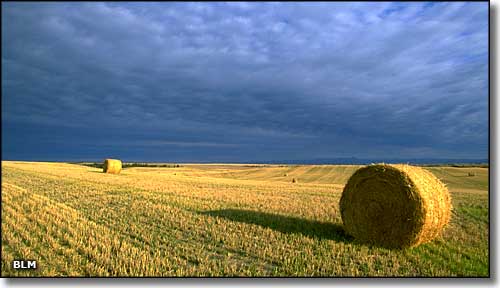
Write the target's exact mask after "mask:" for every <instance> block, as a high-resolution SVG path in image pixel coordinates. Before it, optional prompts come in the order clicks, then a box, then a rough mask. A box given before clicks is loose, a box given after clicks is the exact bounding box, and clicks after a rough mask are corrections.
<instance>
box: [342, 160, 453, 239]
mask: <svg viewBox="0 0 500 288" xmlns="http://www.w3.org/2000/svg"><path fill="white" fill-rule="evenodd" d="M340 212H341V215H342V221H343V222H344V228H345V230H346V232H347V233H348V234H350V235H351V236H353V237H354V238H356V239H358V240H360V241H362V242H367V243H371V244H374V245H377V246H382V247H388V248H406V247H414V246H417V245H419V244H422V243H425V242H429V241H431V240H432V239H434V238H435V237H436V236H438V235H439V234H440V233H441V231H442V230H443V227H444V226H445V225H446V224H447V223H448V222H449V220H450V214H451V199H450V194H449V192H448V189H447V188H446V186H445V185H444V184H443V183H441V181H439V179H437V178H436V177H435V176H434V175H433V174H432V173H431V172H429V171H427V170H424V169H422V168H419V167H414V166H409V165H386V164H377V165H369V166H366V167H363V168H360V169H359V170H357V171H356V172H355V173H354V174H353V175H352V176H351V178H349V180H348V182H347V184H346V186H345V187H344V191H343V192H342V197H341V199H340Z"/></svg>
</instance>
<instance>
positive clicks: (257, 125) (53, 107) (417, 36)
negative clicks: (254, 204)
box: [2, 2, 488, 162]
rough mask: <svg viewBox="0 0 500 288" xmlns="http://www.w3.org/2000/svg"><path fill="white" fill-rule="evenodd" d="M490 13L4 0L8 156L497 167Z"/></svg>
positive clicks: (435, 6)
mask: <svg viewBox="0 0 500 288" xmlns="http://www.w3.org/2000/svg"><path fill="white" fill-rule="evenodd" d="M487 156H488V3H487V2H476V3H473V2H470V3H466V2H463V3H462V2H433V3H426V2H403V3H391V2H374V3H367V2H364V3H356V2H344V3H342V2H329V3H321V2H314V3H306V2H304V3H300V2H294V3H264V2H262V3H245V2H231V3H219V2H211V3H198V2H180V3H168V2H164V3H152V2H149V3H120V2H111V3H99V2H91V3H83V2H79V3H64V2H57V3H36V2H31V3H13V2H9V3H5V2H3V3H2V158H3V159H18V160H52V161H57V160H61V161H79V160H101V159H102V158H105V157H119V158H121V159H123V160H125V161H172V162H182V161H184V162H187V161H205V162H206V161H226V162H231V161H266V160H286V159H314V158H334V157H358V158H385V157H387V158H487Z"/></svg>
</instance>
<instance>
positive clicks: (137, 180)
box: [2, 161, 489, 277]
mask: <svg viewBox="0 0 500 288" xmlns="http://www.w3.org/2000/svg"><path fill="white" fill-rule="evenodd" d="M357 168H358V166H342V165H336V166H326V165H325V166H285V165H229V164H228V165H222V164H212V165H208V164H206V165H201V164H200V165H194V164H192V165H182V164H181V165H180V167H170V168H169V167H165V168H142V167H141V168H126V169H124V170H122V172H121V173H120V174H118V175H112V174H104V173H102V169H98V168H93V167H87V166H83V165H76V164H65V163H41V162H10V161H2V276H329V277H341V276H489V266H488V263H489V261H488V255H489V253H488V233H489V225H488V223H489V222H488V221H489V220H488V214H489V213H488V168H470V167H465V168H456V167H430V168H429V167H427V168H426V169H429V170H430V171H432V172H433V173H434V174H435V175H436V176H437V177H438V178H440V179H441V180H442V181H443V182H444V183H446V184H447V186H448V188H449V189H450V191H451V195H452V202H453V207H454V208H453V213H452V219H451V223H450V224H449V225H448V226H447V228H446V229H445V230H444V233H443V235H442V237H439V238H438V239H436V240H434V241H433V242H431V243H428V244H424V245H421V246H418V247H416V248H412V249H407V250H389V249H385V248H379V247H371V246H368V245H365V244H362V243H358V242H356V240H355V239H352V238H351V237H350V236H348V235H346V234H345V233H344V230H343V228H342V220H341V216H340V212H339V199H340V196H341V193H342V189H343V186H344V185H345V183H346V182H347V180H348V178H349V177H350V175H351V174H352V173H353V172H354V171H355V170H356V169H357ZM293 179H295V183H293ZM14 259H32V260H37V265H38V268H37V269H36V270H14V269H13V268H12V267H11V263H12V260H14Z"/></svg>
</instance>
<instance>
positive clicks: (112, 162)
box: [103, 159, 122, 174]
mask: <svg viewBox="0 0 500 288" xmlns="http://www.w3.org/2000/svg"><path fill="white" fill-rule="evenodd" d="M120 171H122V161H120V160H117V159H106V160H104V166H103V172H104V173H111V174H119V173H120Z"/></svg>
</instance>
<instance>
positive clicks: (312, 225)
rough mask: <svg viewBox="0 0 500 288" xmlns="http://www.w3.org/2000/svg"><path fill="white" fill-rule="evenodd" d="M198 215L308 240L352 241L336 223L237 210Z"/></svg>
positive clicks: (214, 211) (207, 212) (208, 212)
mask: <svg viewBox="0 0 500 288" xmlns="http://www.w3.org/2000/svg"><path fill="white" fill-rule="evenodd" d="M200 213H201V214H204V215H210V216H215V217H222V218H225V219H228V220H231V221H237V222H243V223H248V224H255V225H259V226H262V227H265V228H270V229H273V230H276V231H279V232H282V233H287V234H302V235H304V236H307V237H310V238H319V239H328V240H334V241H336V242H352V241H353V238H352V237H351V236H349V235H347V234H346V233H345V231H344V228H343V227H342V225H340V224H336V223H329V222H320V221H313V220H308V219H303V218H297V217H290V216H283V215H277V214H272V213H266V212H260V211H252V210H239V209H222V210H213V211H206V212H200Z"/></svg>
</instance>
